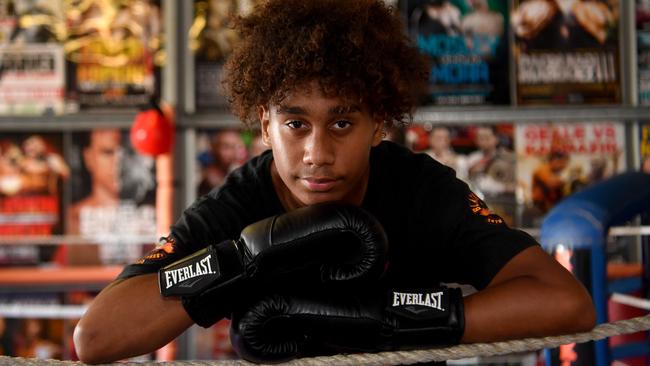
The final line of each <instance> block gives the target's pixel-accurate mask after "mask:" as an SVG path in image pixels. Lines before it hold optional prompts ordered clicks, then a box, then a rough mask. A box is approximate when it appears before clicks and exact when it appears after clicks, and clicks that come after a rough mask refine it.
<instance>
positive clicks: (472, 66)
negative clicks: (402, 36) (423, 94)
mask: <svg viewBox="0 0 650 366" xmlns="http://www.w3.org/2000/svg"><path fill="white" fill-rule="evenodd" d="M400 9H401V11H402V13H403V15H404V17H405V20H406V23H407V26H408V31H409V34H410V35H411V37H412V38H413V40H414V41H415V42H416V44H417V46H418V48H419V49H420V51H421V52H422V53H423V54H424V55H426V56H428V58H429V59H430V61H431V72H430V78H429V86H428V95H427V100H426V103H428V104H435V105H470V104H473V105H481V104H509V103H510V89H509V83H508V80H509V62H508V46H509V42H508V36H507V35H508V25H509V23H508V2H507V1H503V0H478V1H469V0H442V1H423V0H404V1H402V2H401V5H400Z"/></svg>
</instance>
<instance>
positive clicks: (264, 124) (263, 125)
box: [257, 105, 271, 147]
mask: <svg viewBox="0 0 650 366" xmlns="http://www.w3.org/2000/svg"><path fill="white" fill-rule="evenodd" d="M257 115H258V117H259V118H260V130H261V132H262V142H263V143H264V145H265V146H268V147H271V139H270V138H269V122H270V117H269V115H270V112H269V109H268V108H267V107H265V106H261V105H260V106H257Z"/></svg>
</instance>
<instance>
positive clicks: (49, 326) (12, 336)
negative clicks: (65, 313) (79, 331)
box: [0, 293, 72, 360]
mask: <svg viewBox="0 0 650 366" xmlns="http://www.w3.org/2000/svg"><path fill="white" fill-rule="evenodd" d="M0 306H2V307H3V308H4V309H5V311H7V312H8V316H4V317H0V355H3V356H11V357H23V358H30V359H41V360H44V359H55V360H63V359H71V357H70V353H69V352H67V349H66V347H65V344H66V343H67V342H66V341H65V336H64V334H65V331H64V328H65V326H66V324H65V323H66V322H65V320H64V319H52V318H45V317H43V316H42V315H41V314H39V310H40V309H47V308H50V309H52V310H53V311H54V312H56V310H55V309H57V308H59V307H60V306H61V299H60V295H59V294H55V293H38V294H37V293H13V294H9V293H4V294H0ZM40 312H41V313H42V311H40ZM39 315H41V316H39ZM70 340H72V339H70Z"/></svg>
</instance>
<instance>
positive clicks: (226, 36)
mask: <svg viewBox="0 0 650 366" xmlns="http://www.w3.org/2000/svg"><path fill="white" fill-rule="evenodd" d="M257 1H259V0H227V1H208V0H195V1H194V21H193V23H192V26H191V28H190V31H189V44H190V49H191V50H192V51H193V53H194V70H195V71H194V80H195V83H194V84H195V98H196V107H197V108H198V109H210V108H224V107H226V106H227V104H228V102H227V100H226V98H225V96H224V93H223V90H222V89H221V81H222V77H223V66H224V63H225V61H226V58H227V57H228V56H229V55H230V53H231V52H232V50H233V48H234V47H235V45H236V44H237V42H239V39H240V36H239V34H238V33H237V31H236V30H235V29H233V27H232V25H233V24H232V19H233V17H234V16H237V15H246V14H248V13H249V12H250V11H251V10H252V8H253V6H254V5H255V3H256V2H257Z"/></svg>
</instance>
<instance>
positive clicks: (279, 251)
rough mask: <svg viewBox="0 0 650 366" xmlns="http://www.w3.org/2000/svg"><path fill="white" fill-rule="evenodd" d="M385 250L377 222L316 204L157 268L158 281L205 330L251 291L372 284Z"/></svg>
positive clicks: (345, 209) (341, 208) (353, 209)
mask: <svg viewBox="0 0 650 366" xmlns="http://www.w3.org/2000/svg"><path fill="white" fill-rule="evenodd" d="M387 248H388V240H387V238H386V234H385V233H384V230H383V228H382V226H381V224H380V223H379V222H378V221H377V220H376V219H375V218H374V217H373V216H372V215H370V214H369V213H368V212H366V211H365V210H362V209H360V208H358V207H355V206H349V205H340V204H320V205H314V206H309V207H304V208H300V209H297V210H294V211H291V212H288V213H286V214H282V215H276V216H273V217H270V218H267V219H264V220H261V221H258V222H256V223H254V224H251V225H249V226H247V227H246V228H244V230H243V231H242V233H241V236H240V238H239V239H238V240H228V241H224V242H221V243H219V244H216V245H210V246H208V247H207V248H204V249H202V250H200V251H198V252H196V253H194V254H191V255H189V256H187V257H185V258H183V259H181V260H179V261H177V262H174V263H172V264H170V265H168V266H165V267H163V268H162V269H160V271H159V273H158V274H159V276H158V283H159V286H160V292H161V294H162V295H163V296H180V297H181V298H182V302H183V306H184V307H185V310H186V311H187V313H188V314H189V316H190V317H191V318H192V320H194V322H195V323H196V324H198V325H200V326H202V327H209V326H211V325H212V324H214V323H215V322H217V321H218V320H220V319H222V318H224V317H228V316H230V314H231V313H232V311H233V310H234V309H235V308H237V307H238V306H240V304H242V303H243V302H245V301H246V299H247V298H248V297H249V296H251V295H255V296H256V297H258V298H259V296H260V294H259V293H257V292H258V291H269V290H271V289H273V288H280V287H281V286H289V287H290V286H294V285H295V286H296V287H299V285H298V283H299V282H301V281H302V282H303V283H309V284H311V285H313V284H314V283H315V282H324V283H329V282H335V283H338V282H348V283H349V284H351V285H352V284H355V283H357V282H359V281H365V280H367V279H368V278H377V277H379V276H380V275H381V273H383V270H384V266H385V261H386V255H387V254H386V253H387Z"/></svg>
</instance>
